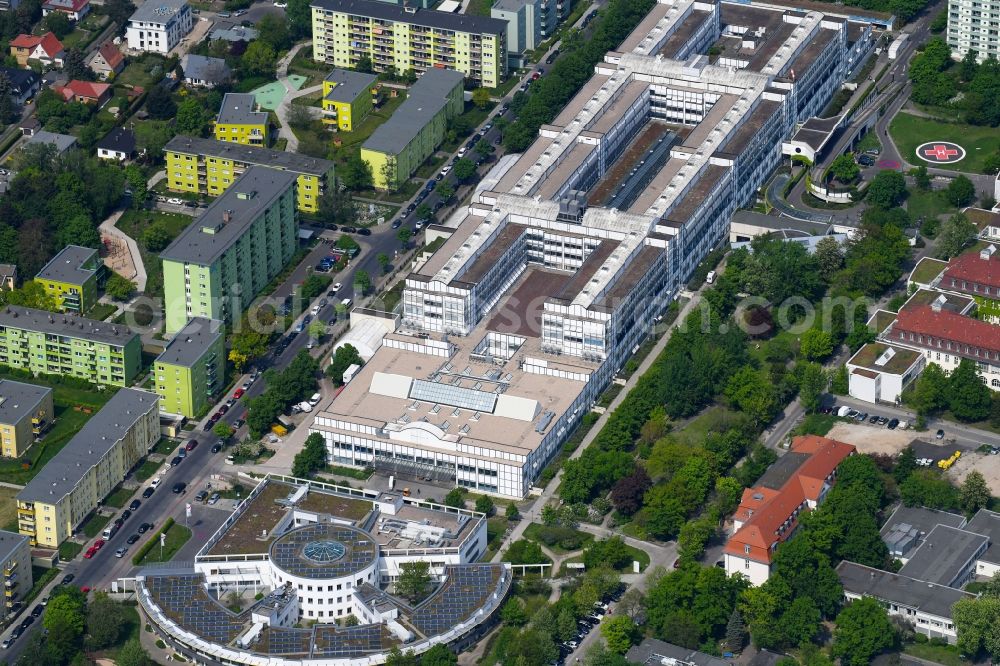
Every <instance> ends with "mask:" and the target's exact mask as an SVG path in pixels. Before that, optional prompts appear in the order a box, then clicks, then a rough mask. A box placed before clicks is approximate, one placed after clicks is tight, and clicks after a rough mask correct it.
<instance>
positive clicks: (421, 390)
mask: <svg viewBox="0 0 1000 666" xmlns="http://www.w3.org/2000/svg"><path fill="white" fill-rule="evenodd" d="M410 397H411V398H413V399H414V400H423V401H424V402H434V403H440V404H442V405H449V406H451V407H462V408H463V409H471V410H474V411H479V412H490V413H492V412H493V408H494V407H495V406H496V403H497V396H496V394H495V393H487V392H486V391H476V390H475V389H468V388H462V387H461V386H450V385H448V384H439V383H437V382H428V381H425V380H423V379H414V380H413V384H412V385H411V386H410Z"/></svg>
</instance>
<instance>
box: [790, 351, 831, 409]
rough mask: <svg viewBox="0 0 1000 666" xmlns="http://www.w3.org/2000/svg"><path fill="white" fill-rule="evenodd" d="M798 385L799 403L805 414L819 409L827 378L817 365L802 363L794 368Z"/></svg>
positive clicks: (821, 367) (821, 368)
mask: <svg viewBox="0 0 1000 666" xmlns="http://www.w3.org/2000/svg"><path fill="white" fill-rule="evenodd" d="M795 370H796V374H797V375H798V383H799V401H800V402H801V403H802V406H803V407H805V409H806V411H807V412H815V411H816V410H818V409H819V408H820V402H821V401H822V398H823V392H824V391H826V385H827V376H826V372H825V371H824V370H823V366H821V365H820V364H819V363H803V364H801V365H800V366H796V368H795Z"/></svg>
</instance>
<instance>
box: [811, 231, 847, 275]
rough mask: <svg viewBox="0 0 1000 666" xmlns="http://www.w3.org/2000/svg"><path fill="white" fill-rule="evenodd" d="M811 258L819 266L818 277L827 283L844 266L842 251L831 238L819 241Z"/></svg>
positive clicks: (837, 242)
mask: <svg viewBox="0 0 1000 666" xmlns="http://www.w3.org/2000/svg"><path fill="white" fill-rule="evenodd" d="M813 256H814V257H816V263H818V264H819V272H820V275H821V276H822V277H823V279H824V280H827V281H829V280H830V278H831V277H833V275H834V274H835V273H836V272H837V271H839V270H840V269H841V268H843V266H844V250H843V248H841V246H840V241H838V240H837V239H836V238H834V237H833V236H826V237H824V238H822V239H820V241H819V242H818V243H816V250H815V252H814V253H813Z"/></svg>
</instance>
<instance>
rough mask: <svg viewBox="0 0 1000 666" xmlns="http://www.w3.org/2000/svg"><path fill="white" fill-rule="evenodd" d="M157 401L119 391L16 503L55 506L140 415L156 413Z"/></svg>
mask: <svg viewBox="0 0 1000 666" xmlns="http://www.w3.org/2000/svg"><path fill="white" fill-rule="evenodd" d="M158 400H159V396H158V395H156V394H155V393H149V392H148V391H140V390H138V389H130V388H123V389H120V390H119V391H118V392H117V393H115V395H114V396H112V398H111V400H109V401H108V403H107V404H106V405H104V407H102V408H101V410H100V411H98V412H97V413H96V414H94V415H93V416H92V417H91V418H90V420H89V421H87V422H86V423H85V424H84V426H83V427H82V428H80V431H79V432H78V433H76V435H75V436H74V437H73V439H71V440H69V442H67V443H66V446H64V447H63V448H62V450H60V451H59V453H57V454H56V455H55V457H54V458H52V460H50V461H49V462H48V463H47V464H46V465H45V467H43V468H42V469H41V471H39V472H38V474H36V475H35V478H33V479H32V480H31V481H29V482H28V485H26V486H25V487H24V489H23V490H21V492H19V493H18V494H17V499H18V500H21V501H24V502H45V503H48V504H55V503H57V502H59V501H60V500H61V499H62V498H64V497H65V496H66V495H68V494H69V493H70V492H72V491H73V489H74V488H76V486H77V484H78V483H80V480H81V479H83V477H84V476H85V475H86V474H87V471H88V470H89V469H90V468H91V467H93V466H94V465H96V464H97V463H98V461H99V460H101V459H102V458H103V457H104V456H105V455H106V454H107V453H108V451H110V450H111V449H112V447H114V445H115V443H116V442H118V441H119V440H121V439H122V438H123V437H125V435H126V433H128V431H129V430H130V429H131V428H132V426H133V425H135V423H136V422H137V421H138V420H139V419H140V418H142V416H143V415H145V414H147V413H148V412H149V411H150V410H151V409H152V410H156V409H157V404H158Z"/></svg>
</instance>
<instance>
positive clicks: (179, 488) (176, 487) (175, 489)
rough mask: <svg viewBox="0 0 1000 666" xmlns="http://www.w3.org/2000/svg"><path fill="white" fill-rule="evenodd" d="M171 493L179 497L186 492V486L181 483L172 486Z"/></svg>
mask: <svg viewBox="0 0 1000 666" xmlns="http://www.w3.org/2000/svg"><path fill="white" fill-rule="evenodd" d="M172 491H173V493H174V494H175V495H181V494H183V493H186V492H187V484H186V483H184V482H183V481H180V482H178V483H175V484H174V487H173V488H172Z"/></svg>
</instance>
